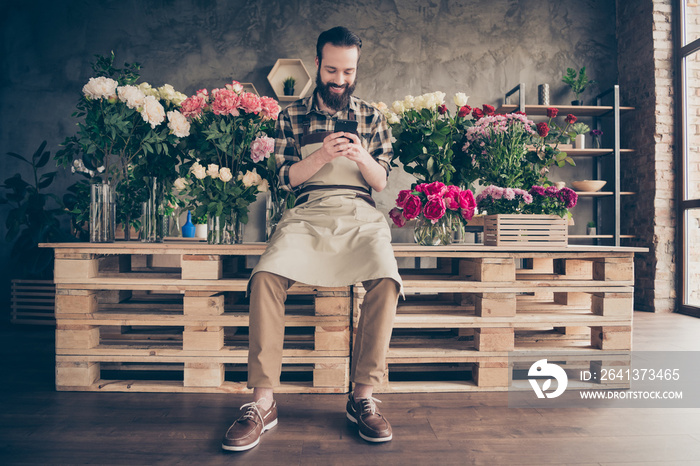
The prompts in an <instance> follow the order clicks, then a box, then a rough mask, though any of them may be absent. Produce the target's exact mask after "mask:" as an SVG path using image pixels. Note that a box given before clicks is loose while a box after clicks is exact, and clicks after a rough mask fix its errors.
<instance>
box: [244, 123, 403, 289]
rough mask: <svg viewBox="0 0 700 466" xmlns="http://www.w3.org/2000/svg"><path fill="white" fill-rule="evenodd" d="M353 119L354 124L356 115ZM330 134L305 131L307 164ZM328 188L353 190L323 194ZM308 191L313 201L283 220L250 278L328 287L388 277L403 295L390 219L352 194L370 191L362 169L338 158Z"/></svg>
mask: <svg viewBox="0 0 700 466" xmlns="http://www.w3.org/2000/svg"><path fill="white" fill-rule="evenodd" d="M350 117H351V119H354V114H353V113H352V112H350ZM328 134H331V132H330V131H324V132H318V133H313V134H308V125H304V135H303V137H302V139H301V141H300V147H301V156H302V158H306V157H308V156H309V155H310V154H312V153H313V152H315V151H316V150H318V149H319V148H321V146H322V145H323V139H324V138H325V137H326V136H327V135H328ZM363 144H366V142H365V141H363ZM365 148H366V147H365ZM323 185H329V186H330V185H336V186H337V185H344V186H347V187H348V188H341V189H339V188H330V189H318V188H319V187H322V186H323ZM309 186H313V189H314V190H312V191H308V194H304V198H306V196H308V199H307V200H306V201H305V202H303V203H300V204H299V203H298V204H297V205H296V206H295V207H294V208H292V209H288V210H287V211H286V212H285V213H284V215H283V216H282V219H281V220H280V222H279V224H278V225H277V228H276V230H275V233H274V234H273V235H272V237H271V238H270V244H269V245H268V247H267V249H266V250H265V252H264V253H263V255H262V256H261V257H260V262H258V264H257V265H256V266H255V268H254V269H253V273H252V274H251V276H252V275H254V274H255V273H256V272H261V271H265V272H271V273H275V274H278V275H282V276H283V277H287V278H290V279H292V280H294V281H297V282H301V283H305V284H307V285H315V286H327V287H332V286H348V285H353V284H355V283H360V282H362V281H364V280H374V279H377V278H385V277H388V278H392V279H394V280H395V281H396V282H397V283H398V284H399V285H401V288H402V289H403V286H402V282H401V277H400V276H399V271H398V267H397V264H396V258H395V257H394V252H393V249H392V247H391V231H390V230H389V225H388V224H387V222H386V218H385V217H384V215H383V214H382V213H381V212H379V211H378V210H377V209H375V208H374V207H373V206H371V205H370V204H368V203H367V201H365V200H363V199H362V198H361V197H359V196H362V195H363V194H362V193H360V192H359V191H357V190H355V189H351V187H356V188H357V189H360V190H362V191H365V192H369V189H370V187H369V185H368V184H367V182H366V181H365V179H364V177H363V176H362V173H361V172H360V170H359V168H358V167H357V164H356V163H355V162H352V161H351V160H348V159H347V158H345V157H338V158H337V159H335V160H333V161H332V162H330V163H327V164H326V165H324V166H323V168H321V169H320V170H319V171H318V172H317V173H316V174H314V175H313V176H312V177H311V178H309V179H308V180H307V181H306V182H305V183H303V184H302V185H301V186H300V188H301V189H302V192H303V191H304V188H306V187H309ZM300 199H301V196H300Z"/></svg>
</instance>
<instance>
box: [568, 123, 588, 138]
mask: <svg viewBox="0 0 700 466" xmlns="http://www.w3.org/2000/svg"><path fill="white" fill-rule="evenodd" d="M590 130H591V128H589V127H588V125H587V124H585V123H581V122H578V123H574V124H573V125H571V128H569V132H568V136H569V137H570V138H571V139H574V138H575V137H576V136H578V135H579V134H586V133H588V132H589V131H590Z"/></svg>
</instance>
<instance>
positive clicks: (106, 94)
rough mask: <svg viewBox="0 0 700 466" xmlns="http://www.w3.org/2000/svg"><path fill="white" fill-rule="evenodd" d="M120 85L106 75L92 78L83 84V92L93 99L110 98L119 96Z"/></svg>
mask: <svg viewBox="0 0 700 466" xmlns="http://www.w3.org/2000/svg"><path fill="white" fill-rule="evenodd" d="M118 85H119V83H118V82H116V81H115V80H114V79H111V78H107V77H104V76H100V77H99V78H90V80H89V81H88V83H87V84H86V85H84V86H83V94H84V95H85V97H89V98H91V99H109V98H112V97H116V96H117V86H118Z"/></svg>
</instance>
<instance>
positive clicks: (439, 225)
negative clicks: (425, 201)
mask: <svg viewBox="0 0 700 466" xmlns="http://www.w3.org/2000/svg"><path fill="white" fill-rule="evenodd" d="M452 236H453V231H452V222H451V221H450V218H449V217H448V216H447V215H445V216H444V217H442V218H441V219H440V220H438V221H437V222H435V223H432V221H430V220H428V219H427V218H425V217H423V216H422V215H421V216H419V217H418V218H417V219H416V227H415V229H414V230H413V237H414V239H415V240H416V243H418V244H420V245H422V246H445V245H448V244H452Z"/></svg>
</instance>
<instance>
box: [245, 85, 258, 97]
mask: <svg viewBox="0 0 700 466" xmlns="http://www.w3.org/2000/svg"><path fill="white" fill-rule="evenodd" d="M241 86H243V92H252V93H253V94H255V95H257V96H259V95H260V93H259V92H258V90H257V89H256V88H255V86H254V85H253V83H241Z"/></svg>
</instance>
